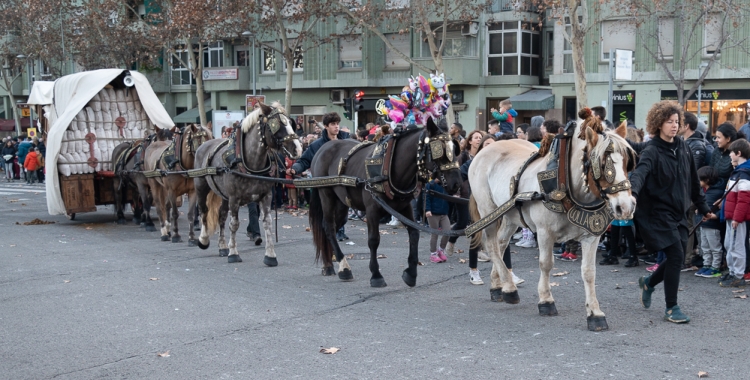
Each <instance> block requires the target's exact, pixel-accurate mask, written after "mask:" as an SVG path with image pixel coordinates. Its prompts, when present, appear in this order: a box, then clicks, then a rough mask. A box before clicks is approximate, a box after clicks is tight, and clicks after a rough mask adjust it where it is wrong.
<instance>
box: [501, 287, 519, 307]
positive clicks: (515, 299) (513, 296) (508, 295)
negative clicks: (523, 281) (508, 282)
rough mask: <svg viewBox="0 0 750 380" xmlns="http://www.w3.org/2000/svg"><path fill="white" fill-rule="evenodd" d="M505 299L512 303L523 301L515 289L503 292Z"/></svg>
mask: <svg viewBox="0 0 750 380" xmlns="http://www.w3.org/2000/svg"><path fill="white" fill-rule="evenodd" d="M503 301H505V302H507V303H510V304H517V303H519V302H521V297H519V296H518V290H514V291H512V292H510V293H503Z"/></svg>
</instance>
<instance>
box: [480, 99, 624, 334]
mask: <svg viewBox="0 0 750 380" xmlns="http://www.w3.org/2000/svg"><path fill="white" fill-rule="evenodd" d="M579 115H580V116H581V117H582V118H586V117H587V119H586V120H585V121H583V122H582V123H580V125H578V126H576V127H575V131H573V126H572V125H571V127H570V128H569V130H567V131H566V132H563V131H561V134H562V135H561V136H558V137H567V139H566V138H562V139H560V140H559V141H560V146H561V147H562V145H563V144H569V145H567V147H566V148H567V156H568V157H569V160H568V161H566V162H563V161H564V160H565V157H563V155H562V154H561V155H560V163H561V166H560V168H561V171H563V170H562V168H563V167H565V169H566V170H565V171H567V172H568V175H567V177H566V178H567V179H568V181H567V184H566V186H562V187H567V189H563V190H564V191H562V192H559V191H554V192H551V193H550V194H547V196H549V197H550V198H552V199H560V198H562V200H563V202H562V203H557V205H558V207H559V205H561V204H562V205H564V206H565V207H566V208H567V207H570V206H572V208H573V209H572V213H570V212H567V213H566V212H562V213H561V212H554V211H550V209H548V207H545V204H543V202H542V201H540V200H535V201H528V202H523V203H522V204H521V205H520V206H519V208H516V209H512V208H511V209H510V210H509V211H508V212H507V213H506V214H505V215H504V216H503V217H502V219H500V220H498V221H497V222H494V223H492V224H490V225H489V226H487V227H486V229H485V230H484V231H483V232H482V231H480V232H479V233H477V234H476V235H475V236H474V241H473V244H478V243H479V240H480V238H481V240H482V241H483V242H484V245H485V248H486V249H487V250H488V251H489V252H490V254H491V257H492V263H493V266H492V275H491V278H492V286H491V288H490V294H491V296H492V299H493V301H505V302H509V303H518V302H519V301H520V299H519V297H518V291H517V289H516V286H515V284H514V283H513V280H512V276H511V273H510V271H509V270H508V268H506V267H505V264H504V263H503V260H502V253H503V252H504V251H505V248H506V247H507V246H508V244H509V243H510V238H511V236H512V235H513V233H515V232H516V230H517V228H518V227H520V226H523V225H524V223H525V224H526V225H527V226H528V228H530V229H531V230H532V231H534V232H536V233H537V238H538V243H539V268H540V269H541V274H540V276H539V284H538V286H537V288H538V292H539V305H538V306H539V314H540V315H557V309H556V308H555V301H554V299H553V298H552V293H551V292H550V278H549V275H550V270H551V269H552V266H553V261H554V260H553V256H552V249H553V245H554V243H555V242H559V243H562V242H565V241H568V240H571V239H573V240H576V241H579V242H580V243H581V247H582V251H583V258H582V262H581V276H582V277H583V281H584V287H585V291H586V316H587V321H588V328H589V330H592V331H601V330H607V329H608V326H607V322H606V319H605V317H604V313H603V312H602V311H601V310H600V309H599V301H597V299H596V289H595V287H594V282H595V277H596V266H595V259H596V248H597V245H598V242H599V236H600V235H601V233H603V232H604V230H606V227H607V224H609V222H611V220H609V219H611V218H612V217H614V218H617V219H623V218H627V217H629V216H631V215H632V214H633V212H634V211H635V205H636V201H635V198H634V197H633V196H632V195H631V192H630V182H628V170H632V167H633V165H634V164H635V163H634V162H633V161H634V160H635V155H634V152H633V150H632V149H631V148H630V146H629V144H628V143H627V141H625V139H624V137H625V132H626V129H625V128H626V127H625V125H621V126H620V127H619V128H617V130H615V131H614V132H611V131H607V132H603V131H602V127H601V123H600V122H598V121H596V120H594V119H593V118H592V117H591V116H590V110H588V109H585V110H583V111H581V113H579ZM568 140H570V141H569V142H568ZM536 150H537V148H536V147H535V146H534V145H533V144H531V143H529V142H527V141H524V140H505V141H498V142H495V143H493V144H491V145H489V146H487V147H486V148H484V149H482V151H481V152H479V154H478V155H477V156H476V157H475V158H474V161H473V162H472V164H471V167H470V168H469V183H470V185H471V189H472V196H471V205H470V208H471V211H472V217H473V218H474V220H476V219H477V217H485V216H487V215H488V214H490V213H491V212H493V211H495V210H496V209H497V208H498V207H500V206H501V205H503V204H504V203H506V202H508V201H509V200H510V199H511V198H512V197H513V196H514V194H516V193H515V192H514V189H513V188H511V186H515V187H516V189H517V193H523V192H540V193H541V192H542V190H540V181H539V180H538V178H537V173H540V172H543V171H546V170H547V168H548V163H549V161H550V160H551V157H552V154H548V155H546V156H545V157H542V158H538V159H536V160H535V161H533V162H531V163H530V164H529V165H528V166H527V168H526V169H525V170H524V171H523V172H522V173H521V175H520V178H518V179H517V181H515V178H514V177H515V176H516V175H517V174H518V173H519V169H520V168H521V167H522V166H523V165H524V163H525V162H526V161H527V159H529V157H530V156H531V155H532V154H533V153H534V152H535V151H536ZM560 152H561V153H564V152H565V151H563V150H562V149H561V150H560ZM584 168H585V169H584ZM547 173H549V172H547ZM561 175H562V173H561ZM542 177H544V175H543V176H542ZM559 187H560V186H558V189H557V190H560V189H559ZM563 196H564V197H563ZM537 198H538V197H537ZM545 199H546V200H545V202H549V201H550V199H549V198H545ZM566 203H567V204H566ZM596 203H599V204H600V206H599V207H600V208H599V212H598V213H595V214H591V213H586V212H583V213H581V212H577V213H576V210H578V211H580V210H581V207H580V206H583V208H584V209H586V208H587V206H588V209H589V210H590V209H592V208H593V207H592V205H595V204H596ZM507 205H508V204H506V206H507ZM547 206H550V208H553V207H552V203H551V202H549V203H548V204H547ZM607 206H608V207H607ZM576 207H578V208H577V209H576ZM569 216H572V218H570V217H569ZM576 216H579V218H578V219H576ZM580 216H583V218H581V217H580ZM573 220H576V221H577V222H578V223H579V225H581V224H583V225H586V226H588V227H589V230H588V231H587V230H586V229H584V228H582V227H580V226H579V225H576V224H574V222H573ZM587 223H589V224H587ZM602 224H603V225H602ZM591 229H595V230H596V233H598V235H597V234H594V233H592V232H590V230H591Z"/></svg>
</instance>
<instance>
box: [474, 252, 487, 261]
mask: <svg viewBox="0 0 750 380" xmlns="http://www.w3.org/2000/svg"><path fill="white" fill-rule="evenodd" d="M477 260H478V261H484V262H487V261H490V256H488V255H487V254H486V253H485V252H484V251H479V253H477Z"/></svg>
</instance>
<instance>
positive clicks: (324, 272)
mask: <svg viewBox="0 0 750 380" xmlns="http://www.w3.org/2000/svg"><path fill="white" fill-rule="evenodd" d="M321 274H322V275H323V276H333V275H335V274H336V271H335V270H333V267H325V268H323V270H322V271H321Z"/></svg>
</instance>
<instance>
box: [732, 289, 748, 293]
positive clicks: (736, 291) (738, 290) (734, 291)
mask: <svg viewBox="0 0 750 380" xmlns="http://www.w3.org/2000/svg"><path fill="white" fill-rule="evenodd" d="M744 291H745V289H737V290H732V293H742V292H744Z"/></svg>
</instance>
